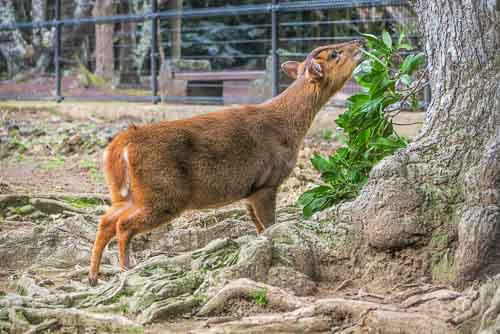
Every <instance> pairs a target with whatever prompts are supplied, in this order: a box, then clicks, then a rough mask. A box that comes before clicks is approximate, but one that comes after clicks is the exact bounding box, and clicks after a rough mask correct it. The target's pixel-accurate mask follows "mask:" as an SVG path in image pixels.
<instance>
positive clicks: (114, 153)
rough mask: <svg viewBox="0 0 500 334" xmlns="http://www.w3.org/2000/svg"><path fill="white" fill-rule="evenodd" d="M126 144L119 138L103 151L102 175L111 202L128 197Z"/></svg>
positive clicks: (128, 177)
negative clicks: (104, 178)
mask: <svg viewBox="0 0 500 334" xmlns="http://www.w3.org/2000/svg"><path fill="white" fill-rule="evenodd" d="M128 154H129V153H128V146H127V144H126V143H123V142H122V141H120V140H116V141H113V142H112V143H111V144H109V146H108V147H107V148H106V150H105V151H104V157H103V159H104V164H103V165H104V175H105V177H106V183H107V185H108V188H109V190H110V193H111V200H112V202H113V203H115V202H122V201H125V200H127V199H128V198H130V195H131V194H130V175H129V171H128V169H129V156H128Z"/></svg>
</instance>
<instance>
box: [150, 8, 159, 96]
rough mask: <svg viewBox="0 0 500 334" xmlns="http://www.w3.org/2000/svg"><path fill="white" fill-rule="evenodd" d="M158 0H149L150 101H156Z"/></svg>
mask: <svg viewBox="0 0 500 334" xmlns="http://www.w3.org/2000/svg"><path fill="white" fill-rule="evenodd" d="M157 11H158V1H157V0H151V12H152V14H153V15H151V93H152V95H153V99H152V102H153V103H155V104H156V103H157V102H158V100H159V99H158V77H157V75H156V70H157V68H156V57H157V55H158V16H157V15H156V13H157Z"/></svg>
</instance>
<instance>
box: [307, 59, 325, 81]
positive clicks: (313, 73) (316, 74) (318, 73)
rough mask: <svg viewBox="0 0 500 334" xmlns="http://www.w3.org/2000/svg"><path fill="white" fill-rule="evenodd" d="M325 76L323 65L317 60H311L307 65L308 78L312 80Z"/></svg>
mask: <svg viewBox="0 0 500 334" xmlns="http://www.w3.org/2000/svg"><path fill="white" fill-rule="evenodd" d="M322 77H323V66H321V64H320V63H319V62H318V61H317V60H316V59H313V60H311V63H310V64H309V66H308V67H307V72H306V78H307V80H309V81H310V82H314V81H318V80H320V79H321V78H322Z"/></svg>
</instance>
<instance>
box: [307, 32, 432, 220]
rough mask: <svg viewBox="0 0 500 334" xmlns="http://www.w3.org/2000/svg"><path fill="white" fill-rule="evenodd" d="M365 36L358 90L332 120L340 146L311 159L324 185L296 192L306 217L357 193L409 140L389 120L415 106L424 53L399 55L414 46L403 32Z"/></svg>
mask: <svg viewBox="0 0 500 334" xmlns="http://www.w3.org/2000/svg"><path fill="white" fill-rule="evenodd" d="M364 37H365V38H366V40H367V46H368V50H364V51H363V52H364V54H365V55H366V56H367V57H366V60H365V61H363V62H362V63H361V64H360V65H359V66H358V67H357V68H356V70H355V71H354V74H353V76H354V78H355V80H356V81H357V83H358V84H359V85H360V86H361V89H362V90H361V92H359V93H357V94H355V95H353V96H351V97H350V98H349V99H348V100H347V110H346V111H345V112H344V113H343V114H341V115H340V116H339V117H338V119H337V120H336V123H337V125H338V126H339V128H340V129H341V131H342V136H341V137H342V138H343V144H344V145H343V147H341V148H340V149H338V150H337V151H336V152H335V153H334V154H333V155H331V156H330V157H324V156H321V155H319V154H315V155H314V156H313V157H312V159H311V163H312V165H313V166H314V168H315V169H316V170H318V171H319V172H320V173H321V180H322V181H323V183H322V184H321V185H319V186H316V187H314V188H312V189H311V190H309V191H306V192H305V193H303V194H302V195H301V196H300V198H299V201H298V202H299V204H300V205H301V207H302V209H303V214H304V216H305V217H310V216H311V215H312V214H314V213H315V212H318V211H321V210H324V209H325V208H327V207H330V206H332V205H335V204H337V203H340V202H342V201H346V200H349V199H352V198H354V197H356V196H357V195H358V193H359V191H360V190H361V188H362V187H363V185H364V184H365V183H366V181H367V180H368V174H369V173H370V171H371V169H372V167H373V166H374V165H375V164H376V163H378V162H379V161H380V160H382V159H383V158H384V157H386V156H388V155H391V154H393V153H394V152H395V151H397V150H399V149H401V148H404V147H406V145H407V144H408V140H407V139H406V138H404V137H401V136H399V135H398V134H397V133H396V131H395V130H394V127H393V125H394V124H395V123H394V122H393V118H394V117H395V116H396V115H397V114H399V113H400V112H401V110H402V109H403V108H406V107H407V105H409V107H410V108H411V109H412V110H416V109H418V108H419V100H418V93H419V92H420V91H422V89H423V88H424V87H425V86H426V85H427V84H428V83H424V78H425V77H426V74H427V73H426V71H425V70H423V69H422V67H423V65H424V62H425V58H424V55H423V54H422V53H410V54H408V55H403V54H402V53H403V52H408V51H412V50H413V47H412V46H411V45H410V44H408V43H407V42H406V40H407V38H406V36H405V33H404V32H401V33H400V34H399V37H398V39H397V41H393V40H392V37H391V36H390V34H389V33H388V32H387V31H384V32H383V33H382V36H381V37H380V38H379V37H376V36H374V35H370V34H365V35H364ZM414 78H417V79H414Z"/></svg>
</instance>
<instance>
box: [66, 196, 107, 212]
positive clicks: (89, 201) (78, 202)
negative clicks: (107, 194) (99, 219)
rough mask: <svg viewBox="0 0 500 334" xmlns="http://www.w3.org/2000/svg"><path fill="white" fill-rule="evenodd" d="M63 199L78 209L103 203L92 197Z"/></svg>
mask: <svg viewBox="0 0 500 334" xmlns="http://www.w3.org/2000/svg"><path fill="white" fill-rule="evenodd" d="M64 201H65V202H66V203H68V204H69V205H71V206H74V207H75V208H78V209H87V208H91V207H94V206H98V205H103V204H104V201H103V200H101V199H99V198H93V197H79V198H74V197H65V198H64Z"/></svg>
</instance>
